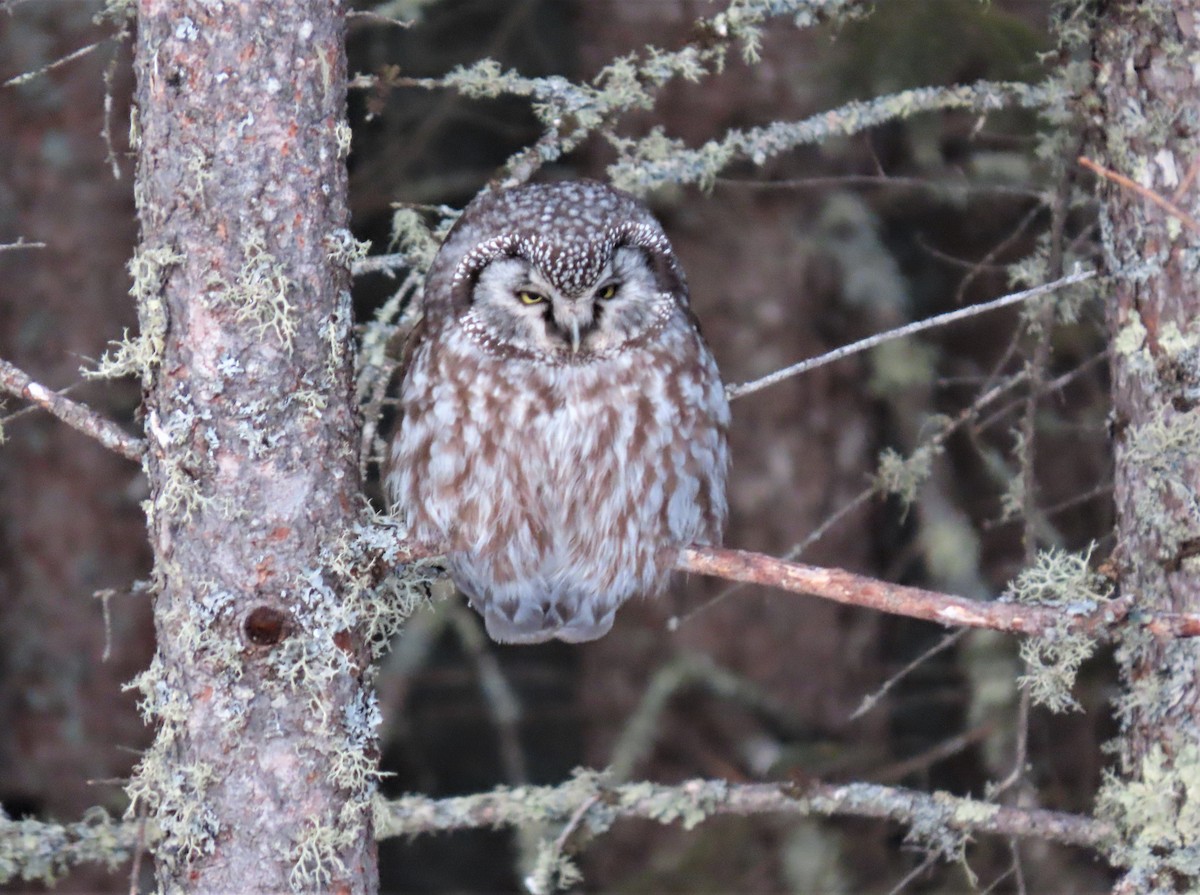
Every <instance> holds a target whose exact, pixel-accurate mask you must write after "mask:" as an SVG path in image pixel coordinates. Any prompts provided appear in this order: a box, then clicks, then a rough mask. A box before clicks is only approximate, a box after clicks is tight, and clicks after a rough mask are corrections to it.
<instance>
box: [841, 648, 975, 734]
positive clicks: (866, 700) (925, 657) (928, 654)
mask: <svg viewBox="0 0 1200 895" xmlns="http://www.w3.org/2000/svg"><path fill="white" fill-rule="evenodd" d="M966 633H967V631H966V628H963V629H961V630H958V631H951V632H950V633H949V634H946V635H945V636H943V637H942V639H941V640H939V641H938V642H937V643H935V644H934V645H933V646H931V647H929V649H927V650H925V652H923V653H921V655H919V656H917V657H916V658H915V659H913V660H912V661H911V662H909V663H908V664H907V665H905V666H904V667H903V668H901V669H900V670H899V671H897V672H896V673H895V674H893V675H892V676H891V677H889V678H888V679H887V680H886V681H884V682H883V684H882V685H881V686H880V687H879V689H877V690H876V691H875V692H874V693H868V694H867V695H866V696H864V697H863V700H862V702H860V703H859V704H858V708H856V709H855V710H854V712H853V713H852V714H851V715H850V720H851V721H856V720H858V719H859V718H861V717H862V716H863V715H865V714H867V712H869V711H871V710H872V709H873V708H875V706H876V705H878V704H879V700H881V699H883V697H884V696H886V695H887V694H888V693H889V692H890V691H891V689H892V688H893V687H895V686H896V684H898V683H900V681H902V680H904V678H906V677H908V675H910V674H911V673H912V672H913V671H915V670H916V669H917V668H918V667H920V666H921V665H924V664H925V663H926V662H928V661H929V660H930V659H932V658H933V657H934V656H936V655H937V654H938V653H940V652H943V651H944V650H947V649H949V648H950V647H952V646H954V644H956V643H958V641H960V640H962V639H963V637H965V636H966Z"/></svg>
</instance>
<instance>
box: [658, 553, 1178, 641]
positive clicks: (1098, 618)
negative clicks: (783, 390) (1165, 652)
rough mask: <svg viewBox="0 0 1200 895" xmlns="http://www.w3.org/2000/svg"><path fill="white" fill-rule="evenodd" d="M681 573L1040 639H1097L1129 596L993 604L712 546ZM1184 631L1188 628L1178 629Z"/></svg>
mask: <svg viewBox="0 0 1200 895" xmlns="http://www.w3.org/2000/svg"><path fill="white" fill-rule="evenodd" d="M675 567H676V568H677V569H680V570H681V571H685V572H698V573H699V574H701V575H712V576H715V577H717V578H724V579H726V580H728V581H742V582H746V583H749V584H762V585H765V586H767V587H776V588H779V589H781V590H788V591H792V592H793V593H798V594H808V595H810V596H814V597H820V598H822V599H825V600H833V601H834V602H835V603H844V604H847V605H851V606H865V607H867V608H868V609H877V610H879V611H880V612H889V613H891V614H893V615H906V616H908V617H909V618H919V619H924V620H925V621H931V622H938V623H939V624H943V625H955V626H958V627H964V628H990V629H992V630H994V631H1008V632H1011V633H1014V634H1031V635H1037V636H1045V635H1047V634H1050V633H1052V632H1054V633H1057V632H1061V631H1062V630H1063V629H1064V627H1065V628H1066V629H1068V630H1070V631H1072V632H1076V633H1080V634H1091V635H1094V636H1101V635H1105V634H1107V633H1108V632H1109V631H1110V629H1111V628H1113V627H1115V626H1116V625H1117V624H1118V623H1120V622H1122V621H1124V620H1125V618H1126V617H1127V616H1128V615H1129V613H1130V608H1131V606H1132V601H1131V599H1129V598H1120V599H1116V600H1112V601H1110V602H1107V603H1104V604H1102V605H1100V606H1099V607H1097V608H1095V609H1092V610H1091V611H1082V610H1077V609H1075V608H1073V607H1067V606H1030V605H1026V604H1024V603H1007V602H1000V601H998V600H997V601H992V602H983V601H981V600H969V599H967V598H966V597H956V596H953V595H951V594H943V593H938V592H937V591H932V590H925V589H923V588H920V587H909V586H907V585H903V584H892V583H890V582H887V581H880V580H879V579H878V578H869V577H867V576H866V575H855V574H854V573H853V572H847V571H846V570H844V569H826V568H821V567H819V566H807V565H802V564H801V563H793V562H785V561H784V560H782V559H775V558H774V557H772V556H764V555H763V554H761V553H750V552H748V551H745V550H725V549H722V548H718V547H692V548H689V549H686V550H683V551H681V552H680V555H679V560H678V561H677V563H676V566H675ZM1161 621H1162V625H1163V627H1162V630H1163V632H1164V633H1165V632H1167V631H1170V633H1173V634H1175V636H1183V637H1188V636H1195V634H1196V633H1200V628H1197V626H1196V623H1197V622H1198V621H1200V620H1198V619H1192V618H1190V617H1189V618H1187V619H1186V623H1183V624H1177V623H1179V622H1181V621H1183V620H1182V619H1181V618H1180V617H1174V618H1172V619H1163V620H1161ZM1184 632H1187V633H1184Z"/></svg>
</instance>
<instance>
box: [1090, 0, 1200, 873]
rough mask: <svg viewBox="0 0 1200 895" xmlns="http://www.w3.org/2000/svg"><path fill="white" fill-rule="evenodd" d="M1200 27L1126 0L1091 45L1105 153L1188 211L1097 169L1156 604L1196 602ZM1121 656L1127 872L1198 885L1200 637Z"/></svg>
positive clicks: (1134, 542)
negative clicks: (1154, 804) (1153, 803)
mask: <svg viewBox="0 0 1200 895" xmlns="http://www.w3.org/2000/svg"><path fill="white" fill-rule="evenodd" d="M1198 27H1200V3H1197V2H1196V0H1186V2H1179V0H1176V2H1173V3H1164V2H1154V3H1143V2H1137V3H1135V2H1129V0H1124V2H1120V3H1112V4H1110V5H1108V7H1107V9H1106V11H1105V13H1104V14H1103V16H1102V18H1101V20H1100V22H1099V27H1098V29H1097V33H1096V39H1095V44H1094V53H1095V56H1094V63H1095V65H1094V70H1095V72H1096V91H1097V99H1098V102H1099V107H1100V108H1099V110H1098V111H1099V117H1100V119H1101V120H1102V122H1103V130H1102V131H1101V132H1098V133H1097V134H1096V135H1095V139H1094V148H1093V152H1094V154H1095V155H1096V156H1097V157H1098V158H1097V160H1098V161H1099V162H1101V164H1103V165H1104V166H1105V167H1107V168H1108V169H1111V171H1113V172H1116V173H1118V174H1122V175H1125V176H1127V177H1130V178H1132V179H1133V180H1134V181H1136V182H1137V183H1138V184H1140V186H1141V187H1144V188H1145V189H1146V190H1148V191H1152V192H1153V193H1156V194H1158V195H1159V196H1160V197H1162V198H1165V199H1167V200H1170V201H1173V202H1176V203H1178V205H1179V206H1180V207H1181V208H1182V209H1185V210H1186V211H1183V212H1178V211H1177V212H1172V211H1168V210H1166V209H1164V208H1163V207H1162V206H1161V205H1159V204H1156V203H1155V202H1153V201H1150V200H1148V199H1147V198H1146V196H1145V195H1144V194H1141V193H1139V192H1138V191H1136V190H1134V189H1131V188H1129V187H1128V186H1126V185H1121V184H1120V183H1118V182H1116V181H1115V180H1112V179H1111V178H1106V179H1104V181H1103V182H1102V184H1101V187H1102V189H1101V192H1102V196H1103V210H1102V215H1103V218H1104V233H1105V251H1106V263H1107V265H1108V267H1109V268H1110V270H1111V271H1113V272H1119V273H1118V275H1117V276H1116V277H1115V278H1114V279H1113V281H1112V287H1111V288H1112V293H1111V299H1110V305H1109V321H1110V327H1111V335H1112V346H1113V347H1112V352H1111V357H1112V373H1113V401H1114V416H1113V421H1112V425H1113V435H1114V442H1115V463H1116V481H1115V487H1116V492H1115V499H1116V507H1117V515H1118V522H1117V525H1118V547H1117V556H1116V559H1117V561H1118V563H1119V568H1120V574H1121V588H1122V590H1123V591H1124V592H1125V593H1127V594H1132V595H1134V596H1135V597H1136V599H1137V603H1138V606H1139V607H1140V608H1141V609H1143V610H1144V611H1146V612H1147V613H1159V612H1197V611H1200V500H1198V499H1197V493H1198V492H1200V406H1198V403H1197V402H1198V401H1200V391H1198V390H1197V389H1198V388H1200V320H1198V317H1200V276H1197V271H1196V262H1195V257H1196V252H1197V249H1198V248H1200V232H1197V226H1196V222H1195V219H1194V217H1192V218H1189V217H1187V215H1194V214H1195V213H1196V211H1197V209H1200V200H1198V198H1197V197H1198V196H1200V191H1198V190H1197V187H1196V182H1195V179H1194V178H1195V174H1196V171H1197V167H1198V166H1200V124H1198V122H1197V118H1196V115H1195V111H1196V107H1197V106H1196V102H1197V96H1200V71H1198V70H1197V69H1196V67H1195V65H1194V60H1195V58H1196V54H1197V53H1198V52H1200V41H1198V40H1197V28H1198ZM1120 655H1121V662H1122V670H1123V673H1124V676H1125V680H1126V685H1127V690H1126V693H1125V694H1124V695H1123V697H1122V698H1121V704H1120V706H1119V714H1120V717H1121V720H1122V738H1121V743H1120V759H1121V770H1122V773H1123V775H1124V778H1125V781H1124V782H1125V785H1126V786H1128V787H1131V788H1129V789H1122V788H1121V784H1117V785H1114V786H1110V787H1109V788H1108V790H1107V793H1106V795H1105V796H1103V797H1102V804H1103V803H1105V802H1107V804H1108V805H1109V808H1110V810H1111V811H1112V812H1113V813H1114V815H1115V817H1116V819H1117V820H1118V823H1119V824H1120V825H1121V829H1122V835H1123V838H1124V840H1125V843H1126V845H1128V846H1131V847H1132V848H1133V849H1134V851H1132V852H1130V853H1129V854H1127V855H1126V856H1125V858H1126V863H1129V864H1131V865H1132V867H1131V871H1130V874H1129V876H1128V877H1127V879H1126V885H1127V887H1129V888H1131V889H1132V890H1136V891H1145V890H1148V889H1152V888H1154V887H1155V886H1162V887H1164V888H1166V889H1167V890H1170V889H1173V888H1174V887H1175V886H1177V885H1181V886H1182V887H1183V888H1185V889H1186V888H1190V887H1193V886H1195V885H1197V881H1198V879H1200V875H1198V874H1196V872H1195V869H1194V868H1193V869H1192V870H1188V869H1187V862H1186V861H1176V860H1175V858H1174V857H1173V856H1172V850H1173V849H1174V848H1176V847H1178V846H1180V845H1186V844H1187V843H1188V842H1191V843H1194V842H1195V841H1196V840H1195V837H1196V835H1197V832H1198V831H1197V830H1195V829H1190V830H1189V829H1188V827H1189V826H1192V827H1194V826H1195V821H1194V820H1192V821H1191V822H1190V824H1189V823H1188V821H1187V815H1188V813H1189V812H1190V813H1191V814H1194V812H1195V807H1194V799H1195V796H1194V794H1193V795H1192V800H1193V803H1192V807H1191V808H1190V809H1188V808H1187V807H1186V806H1187V803H1188V800H1187V791H1188V780H1189V779H1190V780H1191V781H1192V784H1191V785H1192V786H1193V787H1194V781H1195V779H1196V774H1197V772H1198V771H1200V750H1198V748H1197V743H1198V742H1200V732H1198V731H1197V720H1198V718H1200V689H1198V688H1197V683H1198V673H1200V667H1198V660H1200V643H1198V642H1197V641H1196V640H1174V641H1162V642H1159V641H1156V640H1154V639H1152V638H1150V637H1149V636H1147V635H1139V634H1134V635H1131V636H1130V637H1127V638H1126V640H1125V643H1124V645H1123V647H1122V649H1121V652H1120ZM1147 784H1148V785H1150V786H1152V787H1153V789H1154V790H1155V793H1156V795H1165V796H1166V798H1167V801H1168V803H1170V802H1175V804H1174V805H1171V806H1170V807H1169V808H1168V811H1169V812H1182V816H1175V817H1173V818H1172V817H1162V816H1160V814H1159V812H1158V811H1157V810H1150V809H1149V807H1148V806H1149V803H1148V802H1147V799H1146V797H1147V793H1146V792H1144V791H1142V790H1139V789H1137V788H1136V787H1139V786H1144V785H1147ZM1176 797H1177V798H1176ZM1139 802H1140V808H1139V805H1138V804H1137V803H1139ZM1162 823H1165V824H1166V825H1167V827H1168V828H1170V827H1171V826H1175V829H1176V830H1177V831H1178V835H1179V836H1180V837H1182V838H1181V840H1180V841H1179V842H1175V843H1172V842H1170V841H1162V840H1161V839H1160V837H1159V836H1158V834H1156V833H1155V832H1154V831H1153V829H1152V826H1151V824H1162ZM1172 835H1174V834H1172ZM1167 838H1168V840H1169V839H1170V838H1171V837H1170V836H1168V837H1167ZM1140 846H1145V849H1144V850H1141V851H1139V847H1140ZM1192 863H1194V861H1193V862H1192ZM1185 878H1186V879H1187V881H1186V882H1184V879H1185Z"/></svg>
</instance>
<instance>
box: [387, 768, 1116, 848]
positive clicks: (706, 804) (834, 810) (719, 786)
mask: <svg viewBox="0 0 1200 895" xmlns="http://www.w3.org/2000/svg"><path fill="white" fill-rule="evenodd" d="M597 794H599V795H600V798H599V799H598V800H596V799H595V797H596V795H597ZM584 805H587V806H588V808H587V809H586V810H585V812H586V817H585V818H584V819H585V820H586V822H587V826H588V827H589V828H590V830H591V831H592V832H593V833H595V832H603V831H604V830H607V829H608V828H609V827H611V826H612V824H613V823H614V822H615V821H617V820H618V819H621V818H628V817H639V818H645V819H648V820H655V821H658V822H659V823H663V824H669V823H674V822H676V821H682V822H683V824H684V826H685V827H687V828H690V827H692V826H694V825H695V824H697V823H699V822H700V821H702V820H704V819H706V818H708V817H712V816H715V815H739V816H748V815H758V814H791V815H802V816H811V815H817V816H835V815H839V816H852V817H869V818H877V819H880V820H892V821H898V822H900V823H912V822H920V823H922V824H925V823H931V824H937V825H941V826H944V827H947V828H949V829H951V830H956V831H961V832H967V833H990V834H996V835H1002V836H1020V837H1034V838H1037V839H1040V840H1043V841H1051V842H1060V843H1063V844H1065V845H1075V846H1080V847H1083V848H1093V849H1102V848H1103V847H1104V846H1105V843H1107V842H1108V841H1110V840H1111V839H1112V837H1113V836H1114V835H1115V831H1114V830H1113V829H1112V828H1111V827H1110V826H1109V825H1108V824H1107V823H1104V822H1103V821H1097V820H1093V819H1092V818H1089V817H1083V816H1080V815H1075V814H1066V813H1063V812H1059V811H1046V810H1042V809H1020V808H1011V807H1007V806H1002V805H994V804H991V803H988V802H981V801H978V800H976V799H967V798H962V797H960V796H953V795H950V794H949V793H942V792H939V793H934V794H932V795H929V794H926V793H921V792H917V791H915V790H910V789H901V788H898V787H891V786H881V785H877V784H871V783H852V784H846V785H834V784H824V783H818V784H812V785H806V786H802V785H796V784H791V783H782V784H781V783H745V784H730V783H727V782H726V781H724V780H688V781H685V782H684V783H680V784H677V785H674V786H667V785H663V784H657V783H646V782H641V783H629V784H622V785H613V786H606V785H605V784H604V780H603V778H602V777H601V778H597V777H596V776H594V775H581V776H579V777H576V778H575V779H574V780H570V781H568V782H566V783H563V784H560V785H559V786H525V787H517V788H512V789H510V788H501V789H497V790H494V791H493V792H489V793H479V794H476V795H470V796H460V797H456V798H445V799H431V798H427V797H425V796H405V797H403V798H400V799H396V800H395V801H392V802H388V803H387V804H386V805H384V806H383V807H382V808H381V810H380V811H379V812H378V821H379V824H378V832H377V835H378V837H379V838H380V839H384V838H387V837H391V836H412V835H415V834H417V833H432V832H439V831H448V830H465V829H478V828H485V827H486V828H494V827H502V826H511V827H519V826H521V825H522V824H526V823H531V822H539V823H545V822H547V821H549V822H559V823H565V822H568V821H569V820H570V819H571V818H572V817H574V816H575V814H576V812H578V811H579V810H580V807H581V806H584Z"/></svg>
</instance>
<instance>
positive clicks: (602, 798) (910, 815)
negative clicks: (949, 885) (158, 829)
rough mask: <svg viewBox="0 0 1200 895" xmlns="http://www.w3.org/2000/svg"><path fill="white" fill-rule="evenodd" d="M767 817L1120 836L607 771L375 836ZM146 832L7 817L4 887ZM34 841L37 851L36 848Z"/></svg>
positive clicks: (856, 796) (1076, 826) (424, 812)
mask: <svg viewBox="0 0 1200 895" xmlns="http://www.w3.org/2000/svg"><path fill="white" fill-rule="evenodd" d="M758 814H791V815H797V816H825V817H833V816H843V817H867V818H876V819H879V820H891V821H896V822H898V823H903V824H908V825H910V826H912V827H913V828H914V829H915V830H917V831H918V833H919V834H926V833H928V834H936V833H937V832H939V831H943V832H944V831H949V832H950V833H951V834H959V836H960V837H965V836H967V835H969V834H974V833H986V834H991V835H998V836H1018V837H1023V838H1035V839H1039V840H1042V841H1049V842H1058V843H1061V844H1063V845H1073V846H1078V847H1081V848H1091V849H1096V850H1098V851H1100V852H1102V853H1103V852H1104V850H1105V849H1106V847H1107V844H1108V843H1109V842H1110V841H1112V840H1113V838H1114V837H1115V835H1116V834H1115V831H1114V830H1113V829H1112V827H1111V826H1110V825H1109V824H1107V823H1105V822H1103V821H1098V820H1094V819H1092V818H1089V817H1084V816H1082V815H1077V814H1066V813H1063V812H1060V811H1047V810H1043V809H1039V808H1029V809H1022V808H1013V807H1009V806H1004V805H996V804H993V803H991V802H983V801H979V800H977V799H968V798H963V797H961V796H953V795H950V794H949V793H944V792H938V793H933V794H927V793H922V792H917V791H915V790H911V789H903V788H899V787H893V786H881V785H878V784H873V783H851V784H844V785H843V784H829V783H812V784H805V785H801V784H795V783H745V784H730V783H727V782H726V781H724V780H688V781H685V782H683V783H679V784H675V785H664V784H658V783H646V782H641V783H626V784H620V785H612V784H609V783H608V782H607V781H606V779H605V777H604V775H603V774H597V773H592V772H583V773H579V774H578V775H577V776H576V777H574V778H573V779H571V780H568V781H566V782H564V783H561V784H559V785H557V786H520V787H501V788H499V789H496V790H493V791H492V792H486V793H478V794H475V795H469V796H457V797H451V798H443V799H432V798H428V797H426V796H416V795H413V796H404V797H403V798H399V799H396V800H394V801H390V802H384V803H380V806H379V809H378V811H377V812H376V824H377V826H376V838H377V839H385V838H388V837H392V836H413V835H416V834H418V833H437V832H449V831H452V830H473V829H482V828H496V827H519V826H522V825H527V824H531V823H558V824H573V825H574V826H575V827H581V826H582V827H586V828H587V830H588V832H590V833H591V834H597V833H603V832H604V831H606V830H608V829H609V828H610V827H611V826H612V825H613V824H614V823H615V822H616V821H617V820H620V819H622V818H629V817H639V818H645V819H647V820H654V821H658V822H659V823H662V824H670V823H675V822H676V821H679V822H681V823H682V824H683V826H684V827H685V828H686V829H691V828H692V827H694V826H696V825H697V824H699V823H700V822H701V821H704V820H706V819H707V818H710V817H714V816H717V815H737V816H741V817H746V816H750V815H758ZM138 826H139V822H138V821H137V820H130V821H115V820H112V819H111V818H109V817H108V815H106V814H105V813H104V812H102V811H99V812H96V813H95V814H93V815H91V816H89V817H87V818H85V819H84V820H82V821H79V822H76V823H71V824H58V823H51V822H44V821H37V820H20V821H13V820H9V819H8V818H6V817H4V816H3V815H0V883H3V882H7V881H9V880H12V879H16V878H18V877H19V878H21V879H24V880H49V879H52V878H53V877H54V876H55V875H58V874H61V873H62V871H63V870H65V869H66V868H67V867H69V866H73V865H76V864H83V863H93V862H95V863H104V864H107V865H108V866H110V867H115V866H116V865H117V864H120V863H121V862H123V861H126V860H128V859H129V857H130V856H131V855H132V854H133V852H134V850H135V849H137V848H138V847H139V842H140V840H139V833H138ZM157 840H158V834H157V833H149V832H147V836H146V841H145V842H141V843H140V844H141V845H142V846H153V844H154V843H155V842H156V841H157ZM960 841H961V839H960ZM32 843H36V847H33V848H31V847H29V846H30V845H31V844H32Z"/></svg>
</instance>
